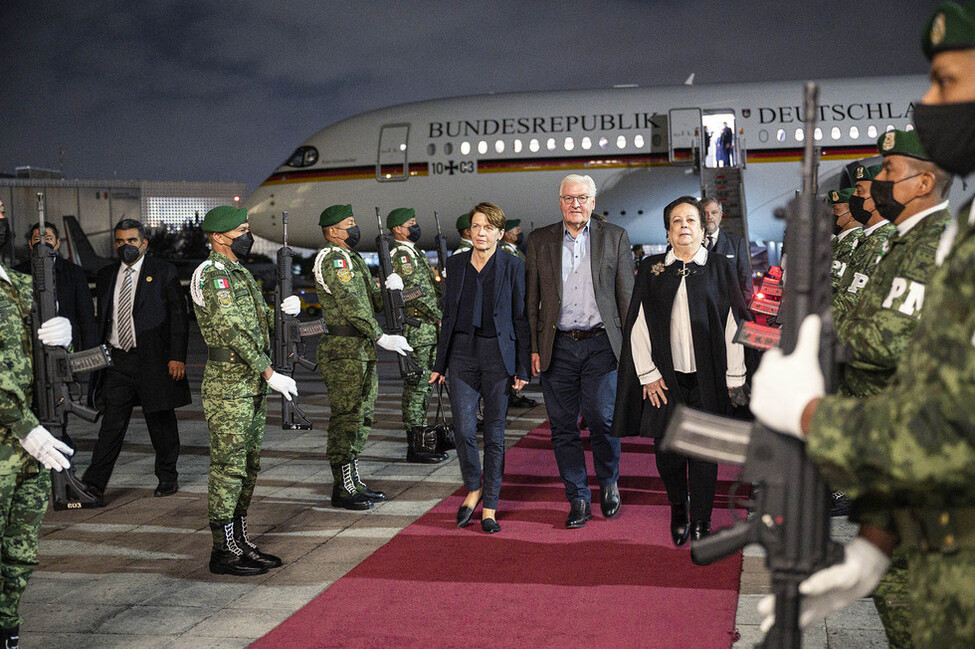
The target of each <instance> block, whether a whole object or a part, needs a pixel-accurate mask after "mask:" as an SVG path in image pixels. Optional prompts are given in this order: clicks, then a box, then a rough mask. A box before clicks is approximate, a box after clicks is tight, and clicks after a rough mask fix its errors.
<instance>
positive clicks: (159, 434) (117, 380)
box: [82, 349, 179, 491]
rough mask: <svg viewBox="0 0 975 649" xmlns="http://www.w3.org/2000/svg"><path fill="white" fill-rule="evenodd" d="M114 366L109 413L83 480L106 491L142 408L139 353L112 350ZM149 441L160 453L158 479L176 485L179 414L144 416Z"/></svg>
mask: <svg viewBox="0 0 975 649" xmlns="http://www.w3.org/2000/svg"><path fill="white" fill-rule="evenodd" d="M112 361H113V363H114V364H113V366H112V367H109V368H108V369H106V370H105V378H104V383H103V384H102V393H103V394H104V395H105V412H104V414H103V415H102V426H101V428H100V429H99V430H98V440H97V441H96V442H95V449H94V450H93V451H92V453H91V465H90V466H89V467H88V470H87V471H85V475H84V477H83V478H82V480H84V482H87V483H89V484H92V485H94V486H96V487H98V488H99V489H101V490H102V491H104V490H105V487H106V486H107V485H108V480H109V478H111V477H112V470H113V469H114V468H115V462H116V461H117V460H118V456H119V453H120V452H121V451H122V441H123V440H124V439H125V432H126V431H127V430H128V429H129V419H130V418H131V417H132V408H134V407H135V406H136V405H139V385H138V376H139V370H140V368H139V359H138V357H137V355H136V353H135V352H134V351H133V352H124V351H122V350H120V349H113V350H112ZM143 415H144V416H145V418H146V427H147V428H148V429H149V439H150V440H151V441H152V448H153V449H155V451H156V477H157V478H158V479H159V481H160V482H175V481H176V475H177V474H176V460H177V459H178V458H179V428H178V425H177V423H176V411H175V410H174V409H172V408H170V409H169V410H160V411H157V412H144V413H143Z"/></svg>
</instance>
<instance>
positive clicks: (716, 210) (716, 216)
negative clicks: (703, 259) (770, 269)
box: [701, 198, 752, 304]
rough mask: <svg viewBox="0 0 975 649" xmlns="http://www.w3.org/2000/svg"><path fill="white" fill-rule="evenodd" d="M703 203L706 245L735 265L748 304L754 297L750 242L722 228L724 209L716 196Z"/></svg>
mask: <svg viewBox="0 0 975 649" xmlns="http://www.w3.org/2000/svg"><path fill="white" fill-rule="evenodd" d="M701 205H703V206H704V217H705V219H706V220H707V224H706V226H705V234H704V246H705V247H706V248H707V249H708V252H710V253H711V254H715V255H723V256H725V257H727V258H728V261H730V262H731V265H732V266H734V267H735V274H736V275H737V276H738V284H739V285H740V286H741V294H742V297H743V298H745V304H748V303H749V302H750V301H751V299H752V256H751V253H750V252H749V250H748V242H746V241H745V240H744V239H743V238H741V237H739V236H738V235H737V234H735V233H734V232H730V231H728V230H721V219H723V218H724V209H723V208H722V207H721V203H720V202H718V200H717V199H716V198H705V199H704V200H702V201H701Z"/></svg>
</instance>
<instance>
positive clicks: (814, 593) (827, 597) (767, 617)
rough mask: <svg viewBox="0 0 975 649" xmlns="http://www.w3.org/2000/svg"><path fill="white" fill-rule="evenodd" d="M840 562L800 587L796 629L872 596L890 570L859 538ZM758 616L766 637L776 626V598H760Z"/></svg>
mask: <svg viewBox="0 0 975 649" xmlns="http://www.w3.org/2000/svg"><path fill="white" fill-rule="evenodd" d="M843 553H844V558H843V561H842V562H840V563H838V564H836V565H835V566H830V567H829V568H823V569H822V570H820V571H819V572H817V573H815V574H813V575H810V577H809V578H808V579H806V580H805V581H804V582H802V583H801V584H799V592H800V593H801V594H802V596H803V597H802V613H800V614H799V626H800V627H801V628H805V627H807V626H809V625H810V624H814V623H817V622H820V621H822V620H823V619H825V618H826V616H827V615H829V614H830V613H834V612H836V611H838V610H840V609H841V608H843V607H845V606H848V605H850V604H852V603H853V602H855V601H856V600H858V599H860V598H861V597H866V596H867V595H869V594H870V593H872V592H873V589H874V588H876V587H877V584H879V583H880V579H881V577H883V576H884V573H885V572H887V568H888V567H889V566H890V559H889V558H888V557H887V555H886V554H884V553H883V551H881V549H880V548H878V547H877V546H876V545H874V544H873V543H871V542H870V541H868V540H866V539H865V538H863V537H861V536H858V537H855V538H854V539H853V540H852V541H850V542H849V543H848V544H847V545H846V548H844V551H843ZM758 613H759V615H761V616H762V617H763V618H764V619H763V620H762V624H761V627H760V628H761V629H762V632H763V633H767V632H768V630H769V629H771V628H772V625H773V624H774V623H775V595H769V596H767V597H763V598H762V600H761V601H760V602H759V603H758Z"/></svg>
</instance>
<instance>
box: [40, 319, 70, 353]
mask: <svg viewBox="0 0 975 649" xmlns="http://www.w3.org/2000/svg"><path fill="white" fill-rule="evenodd" d="M37 337H38V338H40V339H41V342H42V343H44V344H45V345H47V346H48V347H67V346H68V345H70V344H71V321H70V320H68V319H67V318H65V317H62V316H55V317H53V318H51V319H50V320H48V321H47V322H45V323H44V324H42V325H41V327H40V329H38V330H37Z"/></svg>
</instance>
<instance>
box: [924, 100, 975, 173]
mask: <svg viewBox="0 0 975 649" xmlns="http://www.w3.org/2000/svg"><path fill="white" fill-rule="evenodd" d="M914 126H915V127H916V128H917V134H918V137H920V138H921V144H922V145H923V146H924V150H925V151H927V152H928V155H929V156H931V159H932V160H933V161H934V163H935V164H936V165H938V166H939V167H941V168H942V169H944V170H945V171H947V172H949V173H953V174H958V175H959V176H967V175H968V174H970V173H972V172H973V171H975V101H965V102H958V103H954V104H939V105H927V104H918V105H917V106H915V107H914Z"/></svg>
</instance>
